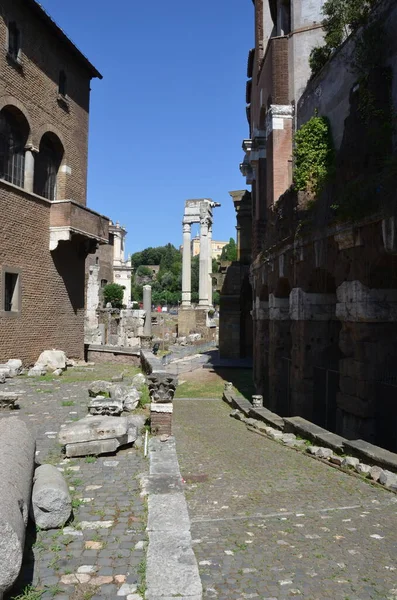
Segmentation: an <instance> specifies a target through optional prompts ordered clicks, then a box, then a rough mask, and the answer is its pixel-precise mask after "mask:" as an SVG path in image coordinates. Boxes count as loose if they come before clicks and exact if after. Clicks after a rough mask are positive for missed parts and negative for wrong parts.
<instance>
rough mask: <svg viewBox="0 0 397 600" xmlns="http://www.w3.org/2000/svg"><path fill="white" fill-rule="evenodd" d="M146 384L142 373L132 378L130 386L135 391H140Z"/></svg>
mask: <svg viewBox="0 0 397 600" xmlns="http://www.w3.org/2000/svg"><path fill="white" fill-rule="evenodd" d="M145 384H146V377H145V376H144V375H143V373H138V374H137V375H135V376H134V377H133V378H132V385H133V386H134V388H135V389H137V390H140V389H142V388H143V386H144V385H145Z"/></svg>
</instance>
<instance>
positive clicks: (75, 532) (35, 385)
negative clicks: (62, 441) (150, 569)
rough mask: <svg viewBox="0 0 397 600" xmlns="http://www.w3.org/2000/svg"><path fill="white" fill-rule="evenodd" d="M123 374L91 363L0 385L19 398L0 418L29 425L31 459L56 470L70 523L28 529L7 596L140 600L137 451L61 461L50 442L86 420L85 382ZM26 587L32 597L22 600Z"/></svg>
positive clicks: (142, 565) (142, 545) (141, 513)
mask: <svg viewBox="0 0 397 600" xmlns="http://www.w3.org/2000/svg"><path fill="white" fill-rule="evenodd" d="M123 370H124V366H123V365H98V366H96V367H95V368H87V367H85V368H81V369H78V368H77V369H71V370H68V371H67V372H66V374H65V375H64V376H63V377H60V378H57V379H54V380H53V381H46V378H44V379H43V378H27V377H18V378H16V379H14V380H7V384H6V385H3V386H2V388H1V389H2V391H6V390H8V391H14V392H22V394H23V396H22V400H21V409H20V410H19V411H13V412H12V413H0V415H1V416H0V418H7V415H8V414H12V415H15V414H17V415H18V416H19V417H20V418H22V419H23V420H24V421H25V422H26V423H27V424H28V426H29V428H30V429H31V431H32V434H33V435H34V436H35V437H36V440H37V451H38V455H37V459H38V460H39V461H40V462H42V463H45V462H51V463H52V464H55V465H57V467H58V468H59V469H60V470H62V471H63V473H64V475H65V476H66V479H67V481H68V483H69V485H70V489H71V492H72V494H73V505H74V520H73V521H72V522H71V523H70V524H68V525H69V526H68V527H66V528H64V529H63V530H55V529H53V530H50V531H39V532H37V533H36V531H35V530H34V527H33V526H32V525H30V526H29V528H28V536H27V543H26V547H25V559H24V564H23V567H22V572H21V576H20V579H19V581H18V583H17V585H16V586H15V588H14V589H13V590H12V591H11V593H10V594H9V595H8V598H13V597H15V596H16V595H18V594H20V593H22V592H25V596H24V598H25V599H26V600H39V599H40V598H41V599H42V600H47V599H48V600H49V599H50V598H56V599H57V600H99V599H100V598H102V599H103V598H109V597H114V598H115V597H116V596H117V594H122V595H124V597H125V596H126V595H128V594H130V600H131V599H132V600H138V599H140V598H142V597H143V594H144V587H145V586H144V580H145V569H146V546H147V534H146V502H145V501H144V499H142V498H141V496H140V481H139V476H140V475H141V474H143V473H147V472H148V461H147V460H145V459H144V458H143V451H142V450H138V449H135V448H129V449H126V450H122V451H119V452H118V453H117V455H114V456H104V457H99V458H98V459H95V458H93V457H86V458H76V459H72V460H68V459H66V460H64V459H63V458H62V456H61V448H60V446H59V444H58V442H57V436H58V432H59V430H60V427H61V425H62V424H64V423H67V422H70V421H72V420H76V419H79V418H81V417H83V416H86V414H87V405H88V392H87V390H88V387H89V381H92V380H95V379H107V380H110V379H111V376H112V375H115V374H119V373H120V372H121V371H123ZM127 371H128V369H127ZM129 371H130V372H131V374H132V373H133V371H134V370H132V369H129ZM135 371H136V369H135ZM0 485H1V482H0ZM27 585H32V587H33V588H34V593H33V592H31V594H30V595H26V586H27ZM118 597H119V598H120V596H118Z"/></svg>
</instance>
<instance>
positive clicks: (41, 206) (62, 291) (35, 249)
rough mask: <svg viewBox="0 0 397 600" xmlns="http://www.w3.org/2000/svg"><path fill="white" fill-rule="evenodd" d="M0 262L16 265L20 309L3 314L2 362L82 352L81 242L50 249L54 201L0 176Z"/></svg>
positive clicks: (0, 327) (0, 316) (0, 330)
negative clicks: (53, 350)
mask: <svg viewBox="0 0 397 600" xmlns="http://www.w3.org/2000/svg"><path fill="white" fill-rule="evenodd" d="M0 211H1V215H2V218H1V219H0V239H1V244H0V267H3V268H4V266H5V265H6V266H8V267H11V268H12V267H14V268H18V269H19V270H20V277H21V311H20V313H19V314H16V315H11V314H9V313H8V314H7V313H6V314H5V313H4V312H3V313H0V362H3V361H5V360H7V359H9V358H20V359H22V360H23V362H24V364H25V365H29V364H32V363H33V362H35V361H36V360H37V358H38V356H39V354H40V353H41V352H42V351H43V350H46V349H51V348H57V349H60V350H64V351H65V352H66V354H67V355H68V356H70V357H75V358H83V356H84V343H83V340H84V262H85V255H82V254H81V253H80V247H79V245H78V243H77V242H67V243H65V242H61V243H60V244H59V246H58V248H57V250H55V251H54V252H52V253H51V252H50V250H49V214H50V203H49V202H47V201H45V200H41V199H39V198H38V197H35V196H32V195H30V194H28V193H27V192H25V191H23V190H19V189H18V188H15V187H13V186H11V185H9V184H7V183H5V182H3V181H0Z"/></svg>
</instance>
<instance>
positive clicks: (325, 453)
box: [315, 447, 334, 459]
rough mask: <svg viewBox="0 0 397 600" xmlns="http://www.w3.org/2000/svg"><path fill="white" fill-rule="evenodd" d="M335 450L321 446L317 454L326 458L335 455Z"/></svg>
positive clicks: (318, 456)
mask: <svg viewBox="0 0 397 600" xmlns="http://www.w3.org/2000/svg"><path fill="white" fill-rule="evenodd" d="M333 454H334V453H333V452H332V450H331V448H322V447H320V448H319V449H318V450H317V452H316V454H315V456H317V458H325V459H330V458H331V456H333Z"/></svg>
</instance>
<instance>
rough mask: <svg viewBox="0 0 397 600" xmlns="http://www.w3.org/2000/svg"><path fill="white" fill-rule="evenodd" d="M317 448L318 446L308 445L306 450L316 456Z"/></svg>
mask: <svg viewBox="0 0 397 600" xmlns="http://www.w3.org/2000/svg"><path fill="white" fill-rule="evenodd" d="M319 450H320V448H319V447H318V446H308V447H307V450H306V452H308V453H309V454H313V456H316V454H317V452H318V451H319Z"/></svg>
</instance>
